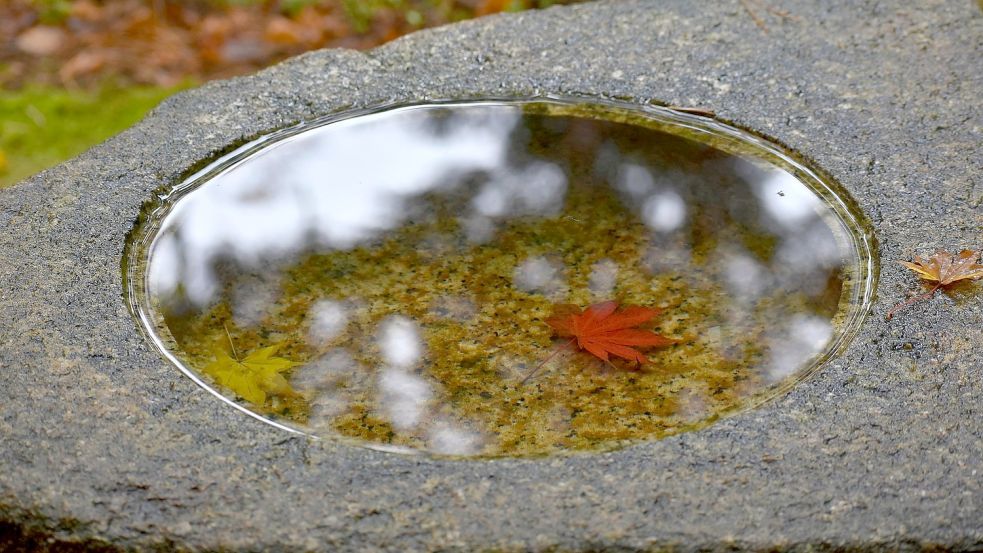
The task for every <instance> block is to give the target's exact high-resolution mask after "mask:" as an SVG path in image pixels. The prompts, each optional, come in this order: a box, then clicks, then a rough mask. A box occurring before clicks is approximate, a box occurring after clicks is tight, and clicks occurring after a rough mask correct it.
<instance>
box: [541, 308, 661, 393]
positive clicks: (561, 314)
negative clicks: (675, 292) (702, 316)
mask: <svg viewBox="0 0 983 553" xmlns="http://www.w3.org/2000/svg"><path fill="white" fill-rule="evenodd" d="M617 309H618V302H616V301H605V302H601V303H595V304H594V305H592V306H590V307H588V308H587V309H585V310H583V311H581V310H580V309H579V308H577V307H576V306H572V305H558V306H556V307H554V310H553V312H554V315H553V316H552V317H550V318H548V319H546V324H548V325H549V326H550V328H552V329H553V332H554V333H555V334H556V335H557V336H559V337H561V338H567V337H569V338H570V342H569V344H571V345H572V344H574V343H575V342H576V344H577V347H578V348H579V349H581V350H584V351H586V352H588V353H590V354H591V355H594V356H595V357H597V358H598V359H601V360H602V361H604V362H606V363H608V364H611V359H610V357H611V356H612V355H613V356H615V357H620V358H622V359H626V360H628V361H634V362H635V363H637V364H638V366H642V365H644V364H645V363H646V362H647V361H648V359H647V358H646V357H645V356H644V355H643V354H642V352H640V351H638V349H635V348H653V347H662V346H669V345H672V344H675V343H676V341H675V340H673V339H671V338H666V337H665V336H661V335H659V334H656V333H655V332H653V331H651V330H644V329H640V328H634V327H637V326H639V325H641V324H644V323H647V322H649V321H650V320H652V319H653V318H655V317H656V316H657V315H658V314H659V313H660V311H659V310H658V309H652V308H649V307H638V306H626V307H625V308H624V309H622V310H621V311H618V310H617ZM555 354H556V352H554V354H553V355H555ZM553 355H550V356H549V357H547V358H546V359H545V360H544V361H543V362H542V363H540V364H539V366H537V367H536V369H534V370H533V371H532V372H530V373H529V374H528V375H526V377H525V378H524V379H523V382H525V381H526V380H528V379H529V378H530V377H531V376H532V375H533V374H535V372H536V371H538V370H539V368H540V367H542V366H543V365H544V364H546V362H547V361H549V360H550V359H551V358H552V357H553Z"/></svg>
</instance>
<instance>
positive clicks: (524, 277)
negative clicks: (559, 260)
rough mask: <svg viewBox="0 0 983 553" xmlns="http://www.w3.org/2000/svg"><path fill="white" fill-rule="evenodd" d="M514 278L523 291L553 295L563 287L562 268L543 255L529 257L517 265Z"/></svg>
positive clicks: (516, 285) (517, 286) (516, 284)
mask: <svg viewBox="0 0 983 553" xmlns="http://www.w3.org/2000/svg"><path fill="white" fill-rule="evenodd" d="M513 280H514V282H515V287H516V288H518V289H519V290H522V291H523V292H539V293H541V294H545V295H551V294H554V293H556V292H558V291H559V290H560V289H562V288H563V277H562V275H561V273H560V268H559V267H557V266H556V265H554V264H553V263H551V262H550V260H548V259H546V258H545V257H542V256H535V257H529V258H527V259H525V260H523V261H522V262H521V263H519V264H518V265H516V267H515V274H514V275H513Z"/></svg>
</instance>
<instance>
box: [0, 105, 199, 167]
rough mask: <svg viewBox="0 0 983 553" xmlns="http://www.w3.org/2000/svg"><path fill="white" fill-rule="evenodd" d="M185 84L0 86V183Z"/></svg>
mask: <svg viewBox="0 0 983 553" xmlns="http://www.w3.org/2000/svg"><path fill="white" fill-rule="evenodd" d="M186 87H187V85H184V86H179V87H171V88H158V87H133V88H120V87H115V86H104V87H102V88H100V89H98V90H94V91H84V90H65V89H61V88H55V87H45V86H30V87H27V88H25V89H22V90H19V91H0V187H4V186H9V185H11V184H13V183H15V182H18V181H20V180H22V179H24V178H27V177H29V176H31V175H33V174H35V173H37V172H39V171H41V170H43V169H46V168H48V167H51V166H53V165H56V164H58V163H61V162H63V161H65V160H67V159H70V158H72V157H74V156H76V155H78V154H80V153H82V152H83V151H85V150H86V149H87V148H89V147H91V146H93V145H95V144H98V143H99V142H102V141H103V140H106V139H107V138H109V137H111V136H113V135H114V134H116V133H119V132H120V131H122V130H124V129H126V128H127V127H129V126H131V125H133V124H134V123H136V122H137V121H139V120H140V119H141V118H142V117H143V116H144V115H145V114H146V113H147V112H148V111H150V109H152V108H153V107H154V106H156V105H157V104H159V103H160V102H161V101H162V100H163V99H164V98H167V97H168V96H170V95H171V94H174V93H175V92H177V91H179V90H181V89H182V88H186Z"/></svg>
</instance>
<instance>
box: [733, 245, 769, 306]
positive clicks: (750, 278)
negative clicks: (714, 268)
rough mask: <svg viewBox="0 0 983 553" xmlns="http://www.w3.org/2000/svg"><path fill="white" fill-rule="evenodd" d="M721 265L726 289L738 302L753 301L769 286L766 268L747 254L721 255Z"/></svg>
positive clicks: (735, 252)
mask: <svg viewBox="0 0 983 553" xmlns="http://www.w3.org/2000/svg"><path fill="white" fill-rule="evenodd" d="M721 264H722V267H721V271H722V273H723V277H724V281H725V282H726V284H727V289H728V290H729V291H730V293H731V294H733V295H734V296H735V299H737V300H738V301H742V302H746V301H751V300H754V299H755V298H757V297H758V296H759V295H760V294H761V293H762V292H764V291H765V290H766V289H767V288H768V287H769V286H770V281H771V273H770V271H769V270H768V268H767V267H766V266H764V265H762V264H760V263H758V262H757V261H755V260H754V258H753V257H751V256H750V255H748V254H745V253H742V252H737V251H731V252H726V253H724V254H723V255H721Z"/></svg>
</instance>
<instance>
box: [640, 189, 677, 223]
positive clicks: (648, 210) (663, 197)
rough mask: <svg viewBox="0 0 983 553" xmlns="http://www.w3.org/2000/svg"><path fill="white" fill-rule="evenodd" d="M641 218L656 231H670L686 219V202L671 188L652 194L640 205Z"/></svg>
mask: <svg viewBox="0 0 983 553" xmlns="http://www.w3.org/2000/svg"><path fill="white" fill-rule="evenodd" d="M642 219H643V220H644V221H645V224H646V225H648V227H649V228H651V229H653V230H656V231H658V232H672V231H674V230H676V229H678V228H679V227H680V226H682V224H683V223H684V222H685V221H686V202H685V201H683V198H682V197H681V196H680V195H679V194H677V193H676V192H675V191H673V190H663V191H662V192H658V193H656V194H652V195H651V196H649V197H648V199H647V200H645V204H644V205H643V206H642Z"/></svg>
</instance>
